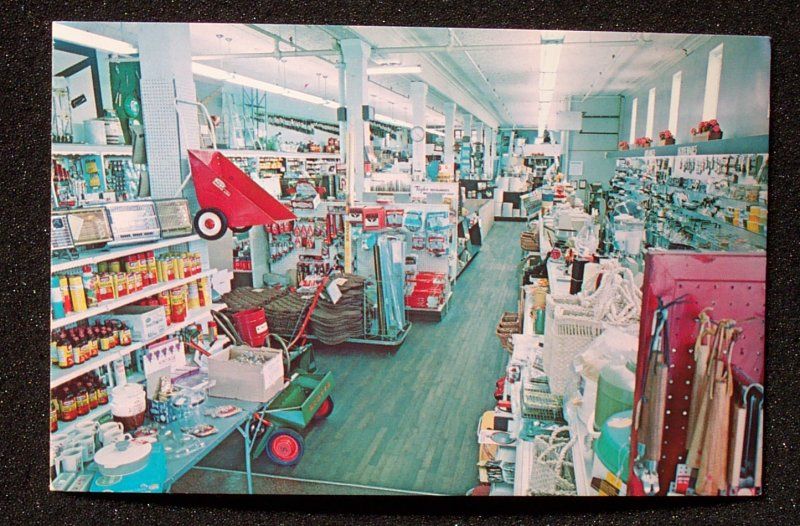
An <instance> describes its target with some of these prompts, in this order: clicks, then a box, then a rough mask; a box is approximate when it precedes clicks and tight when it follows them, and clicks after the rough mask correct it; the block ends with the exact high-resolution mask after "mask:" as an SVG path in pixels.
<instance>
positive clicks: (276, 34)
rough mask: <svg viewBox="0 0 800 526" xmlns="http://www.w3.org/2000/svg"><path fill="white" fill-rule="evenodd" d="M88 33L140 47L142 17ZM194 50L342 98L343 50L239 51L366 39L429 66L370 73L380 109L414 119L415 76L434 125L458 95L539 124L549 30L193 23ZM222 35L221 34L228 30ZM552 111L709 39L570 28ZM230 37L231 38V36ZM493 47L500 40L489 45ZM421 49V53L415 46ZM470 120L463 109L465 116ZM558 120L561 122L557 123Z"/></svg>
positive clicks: (466, 102)
mask: <svg viewBox="0 0 800 526" xmlns="http://www.w3.org/2000/svg"><path fill="white" fill-rule="evenodd" d="M70 25H73V26H75V27H79V28H81V29H84V30H86V31H91V32H95V33H100V34H103V35H105V36H110V37H114V38H120V39H121V40H126V41H128V42H129V43H131V44H133V45H136V36H135V35H136V24H120V23H97V22H93V23H70ZM190 31H191V46H192V54H193V55H194V56H198V55H221V54H231V56H230V57H227V58H225V59H214V60H206V61H204V63H206V64H208V65H211V66H215V67H219V68H222V69H225V70H229V71H234V72H236V73H238V74H242V75H247V76H251V77H254V78H258V79H260V80H265V81H269V82H273V83H276V84H280V85H283V86H285V87H287V88H292V89H296V90H300V91H304V92H307V93H311V94H314V95H317V96H321V97H324V98H329V99H333V100H338V99H339V86H338V84H339V79H338V75H339V73H338V69H337V67H336V63H337V62H339V60H340V58H339V57H338V56H336V55H330V56H324V57H316V56H312V57H309V56H306V57H288V58H284V59H283V60H279V59H277V58H263V57H262V58H243V57H236V54H240V53H271V52H273V51H274V50H275V45H276V38H277V42H278V45H279V46H280V50H281V51H284V52H286V51H291V50H331V49H333V48H334V46H335V45H336V41H337V40H341V39H344V38H360V39H362V40H363V41H365V42H366V43H367V44H368V45H370V46H371V47H372V48H373V52H372V57H371V58H372V59H373V64H372V65H376V63H379V62H391V63H402V64H404V65H417V64H419V65H421V66H422V72H421V73H419V74H408V75H385V76H380V77H370V83H369V86H368V94H369V97H370V100H369V103H370V104H371V105H373V106H375V108H376V112H377V113H380V114H384V115H388V116H390V117H393V118H396V119H401V120H404V121H411V107H410V101H409V99H408V94H409V93H410V82H412V81H414V80H422V81H424V82H426V83H427V84H428V86H429V91H428V97H427V106H428V111H427V124H428V125H429V126H431V125H441V124H443V123H444V115H443V111H444V103H445V102H447V101H453V102H455V103H456V104H457V106H458V112H459V115H463V114H472V115H473V116H474V120H475V121H476V122H483V123H486V124H487V125H488V126H490V127H493V128H494V127H498V126H501V127H506V126H508V127H510V126H516V127H522V128H535V127H536V126H537V123H538V122H539V115H538V108H539V104H538V103H539V75H540V70H541V69H542V67H541V66H542V65H541V64H540V58H541V50H542V48H543V47H544V46H540V45H539V42H540V39H541V38H542V37H543V36H545V37H546V38H552V37H553V35H543V32H541V31H533V30H511V29H478V28H457V29H448V28H416V27H390V26H389V27H375V26H309V25H271V24H250V25H245V24H190ZM218 35H222V37H219V36H218ZM557 36H558V37H563V45H561V53H560V60H559V62H558V68H557V75H556V84H555V90H554V93H553V103H552V104H550V118H551V119H552V117H554V114H555V112H556V111H558V110H560V109H562V108H565V105H564V101H565V100H566V98H567V97H584V96H586V95H598V94H622V93H625V92H627V91H630V90H633V89H635V88H636V87H637V86H638V85H640V84H641V83H642V82H643V81H644V80H646V79H647V78H648V77H650V76H652V75H654V74H657V73H658V72H659V71H661V70H663V69H665V68H667V67H670V66H671V65H672V64H674V63H675V62H677V61H678V60H680V59H681V58H682V57H683V56H684V51H683V49H687V50H689V51H691V50H692V49H694V48H696V47H697V46H699V45H702V43H703V42H704V41H705V39H706V38H707V37H702V36H701V37H697V36H689V35H682V34H637V33H611V32H577V31H566V32H561V33H560V34H559V35H557ZM228 39H230V40H228ZM448 44H451V45H453V46H455V47H456V48H458V47H460V46H487V47H484V48H482V49H475V48H472V49H467V50H463V49H450V50H444V49H442V48H440V50H438V51H432V50H420V52H403V53H393V52H391V51H387V50H386V49H387V48H397V47H415V48H419V47H426V46H447V45H448ZM488 46H493V47H488ZM412 51H415V50H412ZM457 120H458V121H460V120H461V118H460V116H459V118H457ZM550 122H552V120H550Z"/></svg>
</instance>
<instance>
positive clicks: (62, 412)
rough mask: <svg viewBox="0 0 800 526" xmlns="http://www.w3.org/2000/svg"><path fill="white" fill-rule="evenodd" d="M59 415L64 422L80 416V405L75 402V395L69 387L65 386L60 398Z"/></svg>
mask: <svg viewBox="0 0 800 526" xmlns="http://www.w3.org/2000/svg"><path fill="white" fill-rule="evenodd" d="M58 408H59V416H60V418H61V420H62V421H63V422H71V421H72V420H75V419H76V418H78V406H77V405H76V403H75V395H74V394H73V393H72V391H71V390H70V388H69V387H64V389H62V391H61V396H60V398H59V400H58Z"/></svg>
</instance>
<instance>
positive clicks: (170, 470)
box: [85, 396, 262, 494]
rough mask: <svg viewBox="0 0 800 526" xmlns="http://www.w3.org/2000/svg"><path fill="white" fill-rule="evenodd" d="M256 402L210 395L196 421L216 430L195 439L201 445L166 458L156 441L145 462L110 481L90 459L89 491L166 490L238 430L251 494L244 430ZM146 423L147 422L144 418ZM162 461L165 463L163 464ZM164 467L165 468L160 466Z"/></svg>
mask: <svg viewBox="0 0 800 526" xmlns="http://www.w3.org/2000/svg"><path fill="white" fill-rule="evenodd" d="M228 404H230V405H235V406H238V407H241V408H242V411H241V412H240V413H238V414H236V415H233V416H231V417H228V418H211V417H207V416H205V415H203V414H202V413H204V412H205V411H206V410H207V409H212V408H214V407H219V406H223V405H228ZM261 405H262V404H261V403H258V402H245V401H241V400H231V399H227V398H217V397H213V396H210V397H208V399H207V400H206V401H205V402H204V403H203V404H202V405H201V407H200V411H201V416H200V417H199V418H198V421H199V422H200V423H208V424H211V425H213V426H215V427H216V428H217V429H218V432H217V433H215V434H213V435H210V436H208V437H204V438H199V439H198V440H199V441H200V443H201V444H202V447H201V448H200V449H198V450H197V451H195V452H194V453H191V454H188V455H186V456H183V457H178V458H169V457H167V456H166V455H165V454H164V451H163V444H161V443H159V442H156V443H154V444H153V452H152V453H151V455H150V460H149V462H148V464H147V465H146V466H145V467H144V468H142V469H141V470H140V471H138V472H136V473H132V474H130V475H126V476H123V477H115V478H114V479H113V480H110V479H109V478H106V477H103V476H102V475H100V474H99V473H98V467H97V465H96V464H95V463H94V462H91V463H89V464H88V466H86V468H85V472H86V473H87V474H94V477H93V481H92V485H91V491H93V492H113V493H118V492H145V493H158V492H168V491H169V490H170V488H171V487H172V484H174V483H175V481H177V480H178V479H180V478H181V477H182V476H183V475H185V474H186V473H187V472H188V471H189V470H190V469H192V468H193V467H194V466H195V465H197V463H198V462H200V461H201V460H202V459H203V458H205V457H206V455H208V454H209V453H210V452H211V451H212V450H213V449H214V448H216V447H217V446H218V445H219V444H221V443H222V441H223V440H225V439H226V438H228V436H230V435H231V433H233V432H234V431H238V432H239V433H240V434H241V435H242V437H243V438H244V455H245V470H246V475H247V491H248V493H251V494H252V493H253V474H252V470H251V467H250V457H251V453H252V448H253V443H252V441H251V440H250V436H249V433H248V432H247V429H248V425H249V422H250V419H251V417H252V415H253V413H254V412H255V411H256V410H258V409H259V407H261ZM146 423H148V422H147V421H146ZM164 464H165V466H164ZM165 467H166V470H165V469H164V468H165Z"/></svg>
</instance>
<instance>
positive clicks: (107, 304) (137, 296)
mask: <svg viewBox="0 0 800 526" xmlns="http://www.w3.org/2000/svg"><path fill="white" fill-rule="evenodd" d="M216 272H217V270H216V269H211V270H206V271H203V272H201V273H199V274H195V275H194V276H189V277H188V278H183V279H175V280H172V281H165V282H163V283H159V284H158V285H151V286H149V287H145V288H144V289H142V290H140V291H139V292H134V293H133V294H128V295H127V296H123V297H122V298H118V299H115V300H112V301H104V302H103V303H101V304H99V305H97V306H96V307H92V308H91V309H87V310H85V311H83V312H77V313H75V314H72V315H70V316H67V317H65V318H60V319H58V320H52V319H51V320H50V328H51V330H52V329H60V328H61V327H65V326H67V325H69V324H71V323H76V322H79V321H81V320H85V319H87V318H91V317H92V316H97V315H98V314H104V313H106V312H109V311H112V310H114V309H117V308H119V307H124V306H125V305H129V304H131V303H133V302H136V301H139V300H141V299H144V298H148V297H150V296H152V295H154V294H158V293H159V292H163V291H165V290H170V289H174V288H176V287H180V286H181V285H186V284H187V283H191V282H193V281H197V280H198V279H200V278H204V277H208V276H211V275H213V274H214V273H216Z"/></svg>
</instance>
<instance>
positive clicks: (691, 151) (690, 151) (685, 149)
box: [678, 144, 697, 155]
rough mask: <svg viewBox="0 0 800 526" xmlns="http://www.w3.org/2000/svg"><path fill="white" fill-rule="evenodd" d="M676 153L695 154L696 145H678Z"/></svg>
mask: <svg viewBox="0 0 800 526" xmlns="http://www.w3.org/2000/svg"><path fill="white" fill-rule="evenodd" d="M678 155H697V145H696V144H693V145H691V146H680V147H678Z"/></svg>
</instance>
